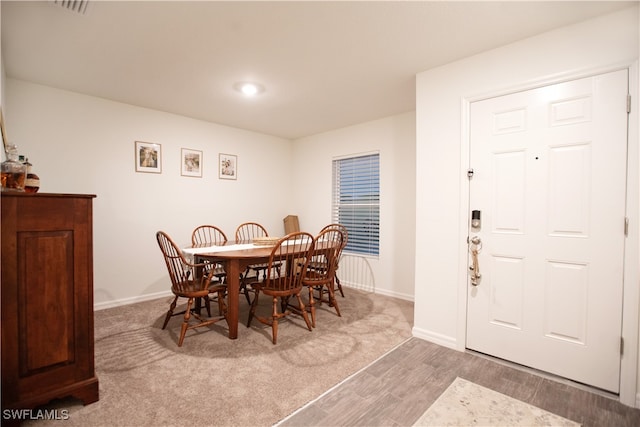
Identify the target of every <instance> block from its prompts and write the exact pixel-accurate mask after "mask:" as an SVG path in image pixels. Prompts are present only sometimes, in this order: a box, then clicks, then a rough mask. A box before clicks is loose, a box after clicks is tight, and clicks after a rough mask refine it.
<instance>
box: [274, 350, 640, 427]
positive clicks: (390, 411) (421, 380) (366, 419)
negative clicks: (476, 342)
mask: <svg viewBox="0 0 640 427" xmlns="http://www.w3.org/2000/svg"><path fill="white" fill-rule="evenodd" d="M319 374H321V373H319ZM456 377H461V378H464V379H466V380H469V381H472V382H474V383H476V384H479V385H481V386H484V387H487V388H490V389H492V390H495V391H497V392H499V393H502V394H506V395H508V396H511V397H513V398H515V399H518V400H521V401H523V402H526V403H529V404H531V405H534V406H537V407H539V408H542V409H545V410H547V411H549V412H552V413H554V414H557V415H560V416H562V417H565V418H568V419H570V420H573V421H576V422H578V423H580V424H582V425H583V426H584V427H605V426H612V427H626V426H628V427H638V426H640V409H634V408H631V407H629V406H625V405H623V404H621V403H620V402H618V401H617V400H616V399H615V397H612V396H607V395H605V394H604V393H597V392H592V391H590V390H588V389H587V388H585V387H583V386H579V385H574V384H572V383H569V382H567V381H560V380H556V379H553V378H549V377H546V376H541V375H537V374H535V373H532V372H530V371H527V370H525V369H519V368H516V367H513V366H509V365H508V364H505V363H499V362H497V361H495V360H492V359H490V358H487V357H484V356H481V355H477V354H474V353H469V352H459V351H455V350H452V349H449V348H445V347H442V346H439V345H436V344H433V343H430V342H427V341H424V340H421V339H418V338H411V339H409V340H408V341H406V342H405V343H403V344H401V345H400V346H398V347H397V348H395V349H394V350H393V351H391V352H389V353H388V354H386V355H385V356H384V357H382V358H380V359H379V360H377V361H376V362H374V363H373V364H371V365H369V366H368V367H367V368H365V369H363V370H362V371H360V372H358V373H357V374H356V375H354V376H352V377H351V378H349V379H348V380H346V381H344V382H343V383H341V384H339V385H338V386H336V387H334V388H333V389H332V390H330V391H329V392H327V393H325V394H324V395H322V396H321V397H320V398H318V399H317V400H315V401H313V402H311V403H310V404H308V405H307V406H305V407H303V408H302V409H300V410H299V411H297V412H296V413H294V414H293V415H291V416H289V417H288V418H286V419H285V420H283V421H282V422H281V423H280V424H279V426H367V427H372V426H411V425H412V424H413V423H414V422H415V421H416V420H417V419H418V418H419V417H420V415H422V413H423V412H424V411H426V410H427V408H429V406H431V404H432V403H433V402H434V401H435V400H436V399H437V398H438V397H439V396H440V394H441V393H442V392H444V391H445V389H446V388H447V387H448V386H449V385H450V384H451V383H452V382H453V380H454V379H455V378H456ZM306 380H309V379H306Z"/></svg>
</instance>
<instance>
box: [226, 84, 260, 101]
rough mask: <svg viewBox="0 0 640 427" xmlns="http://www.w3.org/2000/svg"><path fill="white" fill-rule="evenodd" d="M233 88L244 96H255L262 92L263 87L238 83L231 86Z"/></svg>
mask: <svg viewBox="0 0 640 427" xmlns="http://www.w3.org/2000/svg"><path fill="white" fill-rule="evenodd" d="M233 88H234V89H235V90H237V91H238V92H240V93H241V94H243V95H244V96H249V97H251V96H256V95H259V94H261V93H262V92H264V87H263V86H262V85H259V84H258V83H251V82H239V83H236V84H235V85H233Z"/></svg>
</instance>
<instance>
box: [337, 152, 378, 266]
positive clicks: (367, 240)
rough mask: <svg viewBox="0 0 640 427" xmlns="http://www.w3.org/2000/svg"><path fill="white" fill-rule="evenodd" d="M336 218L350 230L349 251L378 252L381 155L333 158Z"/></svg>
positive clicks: (346, 249) (369, 253)
mask: <svg viewBox="0 0 640 427" xmlns="http://www.w3.org/2000/svg"><path fill="white" fill-rule="evenodd" d="M332 210H333V212H332V220H333V222H338V223H340V224H342V225H344V226H345V227H347V231H348V232H349V240H348V242H347V246H346V247H345V249H344V250H345V251H347V252H351V253H358V254H363V255H378V254H379V244H380V154H377V153H376V154H370V155H363V156H357V157H348V158H341V159H336V160H334V161H333V207H332Z"/></svg>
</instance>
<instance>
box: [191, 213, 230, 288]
mask: <svg viewBox="0 0 640 427" xmlns="http://www.w3.org/2000/svg"><path fill="white" fill-rule="evenodd" d="M226 243H227V235H226V234H224V231H222V230H221V229H220V228H219V227H216V226H215V225H200V226H198V227H196V228H195V229H194V230H193V231H192V232H191V245H192V246H223V245H225V244H226ZM205 263H208V262H207V261H205ZM209 268H214V269H215V271H214V274H213V277H214V278H215V279H216V280H218V281H220V282H224V279H225V277H226V275H227V273H226V272H225V271H224V268H223V266H222V264H220V263H213V264H212V265H209V266H208V268H207V273H208V269H209Z"/></svg>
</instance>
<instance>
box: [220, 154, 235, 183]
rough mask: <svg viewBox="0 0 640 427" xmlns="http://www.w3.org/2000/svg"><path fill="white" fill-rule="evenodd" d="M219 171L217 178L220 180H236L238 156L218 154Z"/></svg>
mask: <svg viewBox="0 0 640 427" xmlns="http://www.w3.org/2000/svg"><path fill="white" fill-rule="evenodd" d="M219 167H220V170H219V172H218V178H220V179H237V178H238V156H235V155H233V154H222V153H220V163H219Z"/></svg>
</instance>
